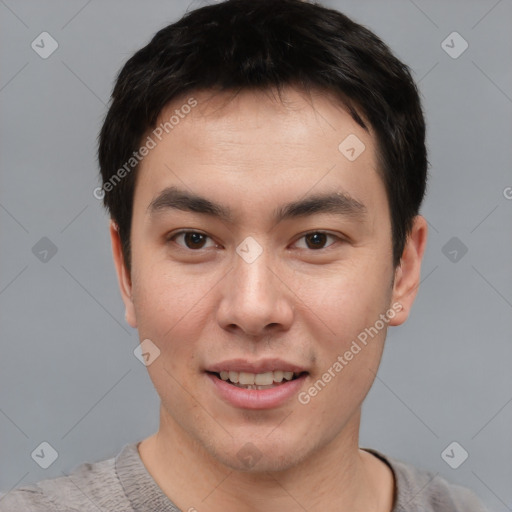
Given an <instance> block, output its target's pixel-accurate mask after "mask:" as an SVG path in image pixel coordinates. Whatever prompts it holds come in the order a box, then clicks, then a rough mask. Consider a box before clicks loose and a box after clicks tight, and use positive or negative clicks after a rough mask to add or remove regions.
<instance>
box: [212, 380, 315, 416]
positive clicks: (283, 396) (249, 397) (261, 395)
mask: <svg viewBox="0 0 512 512" xmlns="http://www.w3.org/2000/svg"><path fill="white" fill-rule="evenodd" d="M206 376H207V377H209V379H210V381H211V382H212V383H213V385H214V386H215V389H216V390H217V393H218V394H219V395H220V397H221V398H222V399H223V400H225V401H226V402H228V403H229V404H230V405H232V406H234V407H239V408H242V409H273V408H275V407H279V406H280V405H282V404H284V403H285V402H286V401H287V400H289V399H290V398H291V397H292V396H294V395H296V394H297V393H298V392H299V389H300V388H301V387H302V385H303V384H304V381H305V379H306V377H307V374H306V373H304V374H302V375H301V376H300V377H298V378H297V379H294V380H290V381H287V382H286V383H285V384H280V385H279V386H275V387H273V388H269V389H244V388H239V387H237V386H233V385H232V384H228V383H227V382H226V381H224V380H222V379H219V378H218V377H216V376H215V375H213V374H211V373H207V374H206Z"/></svg>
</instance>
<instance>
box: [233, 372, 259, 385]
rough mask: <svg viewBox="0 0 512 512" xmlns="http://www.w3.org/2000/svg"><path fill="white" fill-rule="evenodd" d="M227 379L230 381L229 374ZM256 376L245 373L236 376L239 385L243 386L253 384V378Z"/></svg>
mask: <svg viewBox="0 0 512 512" xmlns="http://www.w3.org/2000/svg"><path fill="white" fill-rule="evenodd" d="M229 377H230V379H231V372H229ZM255 377H256V376H255V375H254V373H247V372H240V373H239V376H238V382H239V383H240V384H244V385H247V384H251V385H252V384H254V378H255Z"/></svg>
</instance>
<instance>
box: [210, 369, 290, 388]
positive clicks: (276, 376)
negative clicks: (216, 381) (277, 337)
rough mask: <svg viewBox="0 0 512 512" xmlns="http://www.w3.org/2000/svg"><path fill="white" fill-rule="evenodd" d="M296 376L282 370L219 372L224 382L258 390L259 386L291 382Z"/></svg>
mask: <svg viewBox="0 0 512 512" xmlns="http://www.w3.org/2000/svg"><path fill="white" fill-rule="evenodd" d="M294 375H295V376H296V377H297V376H298V375H299V374H298V373H295V374H294V373H293V372H284V371H282V370H275V371H273V372H265V373H250V372H234V371H229V372H228V371H225V370H223V371H221V372H220V378H221V379H222V380H224V381H227V380H229V381H230V382H231V383H232V384H240V385H241V386H248V389H259V386H272V384H273V383H274V382H275V383H280V382H282V381H283V380H292V379H293V376H294Z"/></svg>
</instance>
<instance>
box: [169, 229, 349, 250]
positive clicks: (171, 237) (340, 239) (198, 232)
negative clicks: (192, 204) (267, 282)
mask: <svg viewBox="0 0 512 512" xmlns="http://www.w3.org/2000/svg"><path fill="white" fill-rule="evenodd" d="M188 233H196V234H198V235H203V236H205V237H206V238H207V239H210V240H212V238H211V237H210V236H208V235H206V234H205V233H202V232H201V231H194V230H182V231H178V232H177V233H173V234H172V235H169V236H168V237H167V242H174V243H176V242H175V239H176V238H177V237H179V236H180V235H186V234H188ZM316 234H321V235H326V236H327V237H331V238H333V239H335V242H333V243H332V244H329V245H327V246H326V247H321V248H319V249H309V248H308V247H306V248H305V249H306V250H309V251H311V252H320V251H322V250H326V249H329V247H331V246H332V245H334V243H336V242H344V241H345V240H344V239H343V238H341V237H340V236H337V235H334V234H332V233H329V232H328V231H322V230H316V231H308V232H307V233H304V234H302V235H301V236H300V237H299V238H298V239H297V240H296V242H294V243H297V242H298V241H299V240H301V239H303V238H305V237H306V236H308V235H316ZM177 245H178V246H179V247H180V248H181V249H183V250H186V251H191V252H200V251H202V250H203V249H204V248H203V247H201V248H199V249H190V248H189V247H186V246H182V245H180V244H177Z"/></svg>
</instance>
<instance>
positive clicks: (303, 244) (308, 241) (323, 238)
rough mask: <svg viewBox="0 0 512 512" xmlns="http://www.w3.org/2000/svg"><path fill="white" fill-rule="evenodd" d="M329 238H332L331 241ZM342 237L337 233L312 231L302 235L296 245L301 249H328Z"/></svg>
mask: <svg viewBox="0 0 512 512" xmlns="http://www.w3.org/2000/svg"><path fill="white" fill-rule="evenodd" d="M329 239H330V240H332V241H331V242H329ZM341 240H342V239H341V238H340V237H338V236H336V235H331V234H330V233H324V232H323V231H311V232H310V233H306V234H305V235H303V236H301V237H300V238H299V239H298V240H297V242H296V244H295V245H296V246H298V247H299V248H300V249H310V250H313V251H314V250H320V249H326V248H328V247H330V246H331V245H333V243H335V242H336V241H341Z"/></svg>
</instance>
